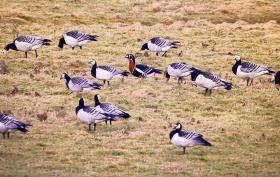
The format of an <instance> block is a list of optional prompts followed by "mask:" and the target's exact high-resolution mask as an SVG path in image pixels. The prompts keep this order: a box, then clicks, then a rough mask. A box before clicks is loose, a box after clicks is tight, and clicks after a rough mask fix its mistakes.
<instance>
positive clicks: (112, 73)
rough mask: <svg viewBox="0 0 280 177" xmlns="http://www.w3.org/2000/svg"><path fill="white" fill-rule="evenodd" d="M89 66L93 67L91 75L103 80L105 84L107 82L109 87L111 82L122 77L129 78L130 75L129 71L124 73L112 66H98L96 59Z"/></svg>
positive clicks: (90, 61) (91, 60)
mask: <svg viewBox="0 0 280 177" xmlns="http://www.w3.org/2000/svg"><path fill="white" fill-rule="evenodd" d="M89 64H91V65H92V68H91V75H92V76H93V77H94V78H96V79H100V80H103V82H104V84H105V82H106V81H107V83H108V85H109V82H110V80H112V79H114V78H117V77H120V76H123V77H125V76H128V73H129V72H127V71H122V70H120V69H117V68H114V67H111V66H105V65H101V66H97V63H96V61H95V60H94V59H90V60H89Z"/></svg>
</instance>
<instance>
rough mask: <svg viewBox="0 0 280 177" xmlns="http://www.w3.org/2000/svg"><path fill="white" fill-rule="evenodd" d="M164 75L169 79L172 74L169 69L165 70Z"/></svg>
mask: <svg viewBox="0 0 280 177" xmlns="http://www.w3.org/2000/svg"><path fill="white" fill-rule="evenodd" d="M164 76H165V77H166V78H167V79H170V75H169V73H168V71H165V72H164Z"/></svg>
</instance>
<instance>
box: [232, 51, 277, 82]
mask: <svg viewBox="0 0 280 177" xmlns="http://www.w3.org/2000/svg"><path fill="white" fill-rule="evenodd" d="M234 59H235V61H236V63H235V64H234V65H233V66H232V72H233V73H234V74H235V75H236V76H237V77H240V78H243V79H246V81H247V86H251V85H252V83H253V80H254V78H255V77H257V76H260V75H271V74H272V73H275V72H274V71H271V70H270V68H269V67H268V66H262V65H258V64H254V63H249V62H241V58H240V56H235V57H234ZM250 81H251V82H250ZM249 82H250V83H249Z"/></svg>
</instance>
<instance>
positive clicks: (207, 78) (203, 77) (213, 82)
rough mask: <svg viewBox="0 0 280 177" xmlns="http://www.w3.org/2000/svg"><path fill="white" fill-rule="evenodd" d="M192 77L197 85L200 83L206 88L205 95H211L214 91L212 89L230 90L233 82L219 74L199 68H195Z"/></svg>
mask: <svg viewBox="0 0 280 177" xmlns="http://www.w3.org/2000/svg"><path fill="white" fill-rule="evenodd" d="M191 79H192V82H193V84H194V85H195V86H197V85H198V86H200V87H203V88H205V96H206V95H209V96H210V95H211V93H212V89H219V88H223V89H226V90H230V89H231V87H232V84H231V83H229V82H226V81H224V80H222V79H220V78H219V77H218V76H216V75H214V74H211V73H208V72H204V71H201V70H198V69H195V70H194V71H193V72H192V73H191Z"/></svg>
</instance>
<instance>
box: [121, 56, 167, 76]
mask: <svg viewBox="0 0 280 177" xmlns="http://www.w3.org/2000/svg"><path fill="white" fill-rule="evenodd" d="M125 58H127V59H128V60H129V71H130V73H131V74H132V75H133V76H135V77H138V78H148V77H152V76H154V75H156V74H161V73H162V70H160V69H155V68H152V67H150V66H147V65H143V64H135V57H134V55H133V54H127V55H126V57H125Z"/></svg>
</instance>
